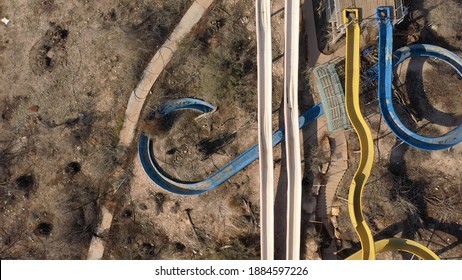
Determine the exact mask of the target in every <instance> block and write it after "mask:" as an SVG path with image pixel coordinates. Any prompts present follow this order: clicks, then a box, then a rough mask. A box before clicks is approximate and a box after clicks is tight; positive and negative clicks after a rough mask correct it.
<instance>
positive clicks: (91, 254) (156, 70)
mask: <svg viewBox="0 0 462 280" xmlns="http://www.w3.org/2000/svg"><path fill="white" fill-rule="evenodd" d="M212 2H213V0H196V1H195V2H194V3H193V4H192V5H191V7H190V8H189V10H188V11H187V12H186V14H185V15H184V16H183V18H182V19H181V21H180V23H179V24H178V25H177V27H176V28H175V29H174V30H173V32H172V34H171V35H170V37H169V38H168V39H167V41H166V42H165V43H164V44H163V45H162V46H161V47H160V49H159V51H158V52H157V53H156V54H155V55H154V57H153V58H152V60H151V62H150V63H149V64H148V66H147V67H146V69H145V70H144V73H143V76H142V78H141V81H140V82H139V83H138V85H137V87H136V88H135V90H134V91H133V92H132V94H131V95H130V99H129V101H128V105H127V110H126V112H125V119H124V124H123V127H122V130H121V132H120V135H119V146H124V147H128V146H130V144H131V143H132V141H133V138H134V136H135V131H136V127H137V123H138V120H139V117H140V114H141V110H142V109H143V105H144V101H145V100H146V97H147V96H148V94H149V92H150V89H151V87H152V86H153V85H154V83H155V82H156V80H157V78H158V77H159V75H160V74H161V73H162V71H163V69H164V68H165V66H166V65H167V64H168V62H169V61H170V59H171V58H172V56H173V53H174V52H175V50H176V49H177V47H178V43H179V42H180V41H181V40H182V39H183V38H184V37H185V36H186V35H187V34H188V33H189V32H190V31H191V29H192V27H193V26H194V25H195V24H196V23H197V22H198V21H199V20H200V19H201V17H202V16H203V15H204V13H205V11H206V10H207V8H208V7H209V6H210V5H211V4H212ZM101 215H102V222H101V224H100V225H99V226H98V228H97V230H96V234H95V235H94V237H93V238H92V240H91V243H90V247H89V249H88V254H87V259H90V260H96V259H101V258H102V257H103V254H104V240H103V238H102V237H101V236H102V234H103V233H104V232H105V231H108V230H109V229H110V227H111V224H112V218H113V213H111V211H109V210H108V207H106V206H104V205H103V206H102V207H101Z"/></svg>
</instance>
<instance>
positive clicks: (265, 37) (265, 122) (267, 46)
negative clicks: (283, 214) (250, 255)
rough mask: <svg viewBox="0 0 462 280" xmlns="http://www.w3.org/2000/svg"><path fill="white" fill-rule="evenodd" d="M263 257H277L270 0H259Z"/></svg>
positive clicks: (258, 46)
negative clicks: (275, 246) (275, 247)
mask: <svg viewBox="0 0 462 280" xmlns="http://www.w3.org/2000/svg"><path fill="white" fill-rule="evenodd" d="M255 7H256V24H257V28H256V29H257V69H258V144H259V154H260V161H259V162H260V227H261V234H260V244H261V245H260V246H261V259H262V260H273V259H274V184H273V181H274V179H273V145H272V140H273V139H272V132H273V129H272V89H271V87H272V81H271V79H272V77H271V74H272V53H271V50H272V49H271V5H270V0H256V3H255Z"/></svg>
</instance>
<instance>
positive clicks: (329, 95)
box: [314, 63, 351, 132]
mask: <svg viewBox="0 0 462 280" xmlns="http://www.w3.org/2000/svg"><path fill="white" fill-rule="evenodd" d="M314 75H315V76H316V82H317V85H318V90H319V93H320V95H321V102H322V105H323V107H324V112H325V113H326V118H327V127H328V129H329V131H330V132H334V131H337V130H346V129H350V128H351V126H350V121H349V120H348V116H347V114H346V111H345V96H344V95H345V94H344V92H343V87H342V84H341V83H340V79H339V77H338V74H337V71H336V70H335V65H334V64H330V63H327V64H323V65H321V66H318V67H316V68H315V69H314Z"/></svg>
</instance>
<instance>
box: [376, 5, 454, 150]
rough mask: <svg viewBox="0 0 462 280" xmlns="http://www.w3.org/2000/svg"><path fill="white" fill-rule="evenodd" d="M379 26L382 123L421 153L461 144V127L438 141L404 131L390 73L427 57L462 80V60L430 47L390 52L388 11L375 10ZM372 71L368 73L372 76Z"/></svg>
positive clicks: (390, 35) (418, 45) (391, 44)
mask: <svg viewBox="0 0 462 280" xmlns="http://www.w3.org/2000/svg"><path fill="white" fill-rule="evenodd" d="M376 15H377V21H378V25H379V59H378V97H379V106H380V110H381V112H382V115H383V117H384V120H385V122H386V123H387V125H388V127H389V128H390V129H391V131H392V132H393V133H394V134H395V135H396V136H397V137H398V138H399V139H401V140H402V141H404V142H406V143H407V144H409V145H411V146H413V147H416V148H418V149H423V150H442V149H447V148H450V147H452V146H454V145H456V144H458V143H460V142H462V125H459V126H458V127H457V128H456V129H454V130H452V131H450V132H449V133H447V134H445V135H442V136H440V137H427V136H423V135H420V134H417V133H415V132H413V131H412V130H410V129H409V128H408V127H406V126H405V125H404V124H403V123H402V122H401V120H400V118H399V117H398V115H397V113H396V111H395V109H394V107H393V101H392V99H393V91H392V80H393V69H396V67H398V65H399V64H401V63H402V62H403V61H405V60H406V59H409V58H411V57H429V58H434V59H438V60H441V61H444V62H446V63H448V64H449V65H450V66H451V67H453V68H454V69H455V70H456V71H457V72H458V73H459V75H461V76H462V58H460V57H458V56H457V55H455V54H454V53H452V52H450V51H448V50H446V49H443V48H440V47H438V46H433V45H425V44H415V45H410V46H406V47H402V48H400V49H398V50H396V51H395V52H393V24H392V10H391V8H390V7H379V8H377V10H376ZM372 72H373V71H371V73H372Z"/></svg>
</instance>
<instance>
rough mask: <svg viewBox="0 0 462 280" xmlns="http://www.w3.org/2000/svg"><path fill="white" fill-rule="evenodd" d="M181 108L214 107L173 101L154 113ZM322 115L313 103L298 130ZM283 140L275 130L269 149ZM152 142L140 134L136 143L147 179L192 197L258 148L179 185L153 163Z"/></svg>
mask: <svg viewBox="0 0 462 280" xmlns="http://www.w3.org/2000/svg"><path fill="white" fill-rule="evenodd" d="M184 109H191V110H195V111H199V112H201V113H209V112H211V111H213V110H214V109H215V107H214V106H213V105H211V104H209V103H207V102H204V101H201V100H198V99H194V98H183V99H177V100H173V101H170V102H167V103H165V104H164V105H162V106H161V107H160V108H159V110H158V113H159V114H160V115H161V116H168V115H169V114H171V113H173V112H175V111H178V110H184ZM323 113H324V111H323V108H322V105H321V103H319V104H316V105H315V106H314V107H312V108H310V109H309V110H308V111H306V112H304V113H303V114H302V115H301V116H300V118H299V127H300V128H303V127H305V126H306V125H308V124H309V123H311V122H313V121H314V120H316V119H317V118H319V117H320V116H321V115H322V114H323ZM282 141H284V130H282V129H279V130H277V131H276V132H274V133H273V147H274V146H276V145H277V144H279V143H281V142H282ZM153 144H154V142H153V139H152V138H150V137H149V136H147V135H146V134H144V133H142V134H141V136H140V139H139V142H138V153H139V156H140V160H141V164H142V165H143V168H144V170H145V171H146V173H147V174H148V176H149V177H150V178H151V179H152V180H153V181H154V182H155V183H156V184H157V185H159V186H160V187H161V188H163V189H165V190H167V191H170V192H173V193H176V194H182V195H195V194H201V193H205V192H207V191H210V190H212V189H214V188H216V187H218V186H219V185H220V184H222V183H223V182H225V181H226V180H228V179H229V178H231V177H232V176H234V175H236V174H237V173H238V172H239V171H241V170H242V169H244V168H245V167H247V166H248V165H249V164H251V163H252V162H254V161H255V160H256V159H258V145H255V146H253V147H252V148H250V149H249V150H247V151H246V152H244V153H243V154H242V155H240V156H238V157H237V158H235V159H234V160H233V161H231V162H230V163H228V164H227V165H225V166H224V167H223V168H221V169H220V170H218V171H217V172H215V173H214V174H212V175H211V176H210V177H208V178H207V179H205V180H203V181H200V182H193V183H191V182H182V181H178V180H175V179H173V178H171V177H169V176H168V175H167V174H165V172H164V171H163V170H162V168H161V167H160V166H159V164H158V163H157V161H156V158H155V155H154V149H153Z"/></svg>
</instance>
